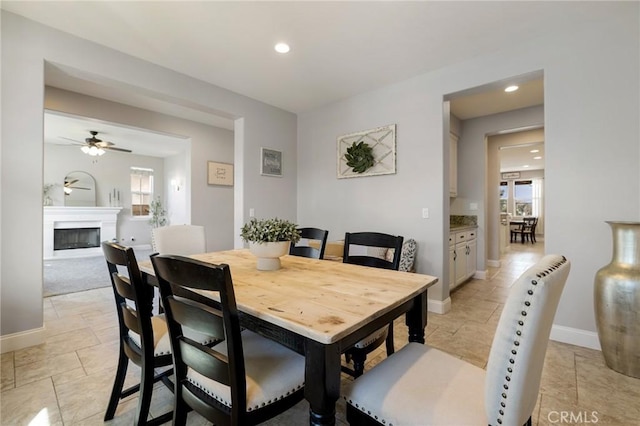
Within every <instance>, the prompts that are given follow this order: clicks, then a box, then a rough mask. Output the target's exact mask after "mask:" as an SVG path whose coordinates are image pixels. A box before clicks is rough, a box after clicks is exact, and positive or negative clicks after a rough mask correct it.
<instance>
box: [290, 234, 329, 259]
mask: <svg viewBox="0 0 640 426" xmlns="http://www.w3.org/2000/svg"><path fill="white" fill-rule="evenodd" d="M298 231H300V238H301V240H303V241H306V242H307V245H302V244H300V245H295V244H291V246H289V254H292V255H294V256H302V257H310V258H312V259H322V258H324V249H325V248H326V246H327V237H328V236H329V231H326V230H324V229H319V228H298ZM309 240H313V241H317V242H318V244H319V246H318V248H316V247H312V246H310V245H309V244H308V241H309Z"/></svg>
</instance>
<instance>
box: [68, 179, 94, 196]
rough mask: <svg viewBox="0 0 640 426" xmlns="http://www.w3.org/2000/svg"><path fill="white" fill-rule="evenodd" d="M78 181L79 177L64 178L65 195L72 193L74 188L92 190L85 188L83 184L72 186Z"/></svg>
mask: <svg viewBox="0 0 640 426" xmlns="http://www.w3.org/2000/svg"><path fill="white" fill-rule="evenodd" d="M76 182H78V179H71V180H66V179H65V180H64V195H69V194H71V191H73V190H74V189H84V190H87V191H89V190H91V188H85V187H83V186H72V185H73V184H75V183H76Z"/></svg>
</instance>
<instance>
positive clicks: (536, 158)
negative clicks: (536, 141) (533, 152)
mask: <svg viewBox="0 0 640 426" xmlns="http://www.w3.org/2000/svg"><path fill="white" fill-rule="evenodd" d="M533 159H534V160H542V157H540V156H539V155H538V156H537V157H533Z"/></svg>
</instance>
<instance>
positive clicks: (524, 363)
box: [485, 255, 571, 425]
mask: <svg viewBox="0 0 640 426" xmlns="http://www.w3.org/2000/svg"><path fill="white" fill-rule="evenodd" d="M570 268H571V265H570V262H569V261H568V260H567V259H566V258H565V257H564V256H559V255H547V256H545V257H543V258H542V259H541V260H540V261H539V262H538V263H536V264H535V265H534V266H532V267H531V268H529V269H527V270H526V271H525V272H524V273H523V274H522V275H521V276H520V278H518V280H517V281H516V282H515V283H514V285H513V287H512V289H511V291H510V293H509V297H508V298H507V301H506V303H505V306H504V309H503V310H502V315H501V316H500V321H499V323H498V327H497V329H496V333H495V336H494V339H493V344H492V345H491V352H490V354H489V360H488V363H487V374H486V381H485V410H486V413H487V419H488V423H489V424H502V425H523V424H525V423H526V422H527V419H528V418H529V417H530V416H531V413H532V412H533V410H534V408H535V405H536V401H537V399H538V391H539V387H540V377H541V375H542V367H543V364H544V358H545V354H546V350H547V343H548V341H549V333H550V331H551V326H552V324H553V317H554V316H555V313H556V309H557V307H558V302H559V300H560V295H561V294H562V289H563V288H564V284H565V282H566V280H567V276H568V275H569V270H570Z"/></svg>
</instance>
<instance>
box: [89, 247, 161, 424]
mask: <svg viewBox="0 0 640 426" xmlns="http://www.w3.org/2000/svg"><path fill="white" fill-rule="evenodd" d="M102 251H103V252H104V256H105V259H106V260H107V267H108V269H109V275H110V277H111V284H112V287H113V295H114V296H115V302H116V311H117V313H118V324H119V327H120V350H119V355H118V367H117V370H116V377H115V380H114V382H113V389H112V391H111V397H110V398H109V404H108V406H107V411H106V413H105V415H104V420H105V421H107V420H111V419H113V416H114V415H115V412H116V408H117V406H118V402H119V401H120V399H123V398H126V397H127V396H129V395H132V394H133V393H135V392H138V391H140V394H139V397H138V410H137V412H136V417H135V420H134V423H135V424H136V425H139V424H161V423H165V422H167V421H169V420H170V419H171V416H172V413H171V412H169V413H166V414H164V415H162V416H160V417H158V418H155V419H153V421H151V422H147V417H148V415H149V405H150V403H151V394H152V392H153V384H154V383H155V382H157V381H158V380H162V381H163V382H164V383H165V385H167V387H169V388H170V389H171V390H173V383H172V382H171V381H170V380H169V379H168V376H169V375H171V374H172V372H173V370H172V369H171V368H168V369H166V370H165V371H163V372H161V373H159V374H158V375H155V376H154V374H155V371H154V370H155V369H156V368H161V367H170V366H172V365H173V359H172V357H171V346H170V342H169V334H168V331H167V325H166V322H165V321H164V318H163V317H161V316H152V314H151V312H152V304H153V287H152V286H151V285H148V284H145V283H143V281H142V275H141V273H140V270H139V269H138V263H137V262H136V257H135V254H134V253H133V249H132V248H131V247H128V248H127V247H123V246H121V245H119V244H115V243H109V242H103V243H102ZM118 266H121V267H124V268H126V271H127V274H128V277H126V276H124V275H121V274H120V273H119V272H118ZM129 360H131V361H132V362H133V363H134V364H136V365H138V366H139V367H140V368H141V370H142V372H141V379H140V383H139V384H137V385H135V386H132V387H130V388H128V389H124V390H123V389H122V388H123V386H124V380H125V376H126V374H127V367H128V366H129Z"/></svg>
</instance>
